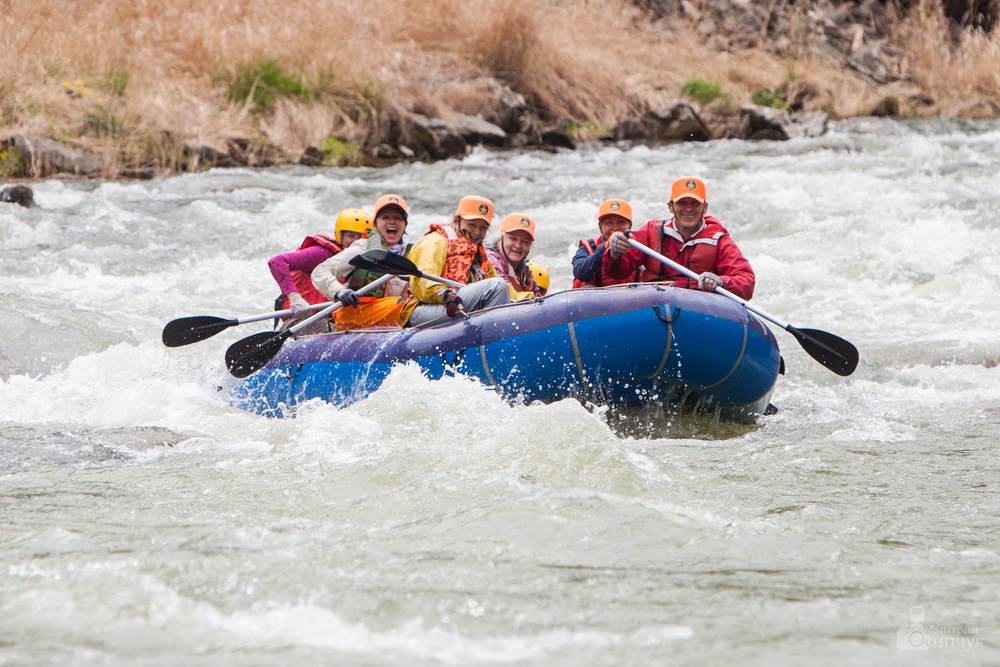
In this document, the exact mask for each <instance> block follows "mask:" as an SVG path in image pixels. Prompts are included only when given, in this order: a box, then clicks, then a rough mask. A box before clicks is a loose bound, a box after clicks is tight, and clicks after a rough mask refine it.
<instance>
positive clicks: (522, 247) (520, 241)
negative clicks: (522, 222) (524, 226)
mask: <svg viewBox="0 0 1000 667" xmlns="http://www.w3.org/2000/svg"><path fill="white" fill-rule="evenodd" d="M532 243H533V241H532V240H531V235H530V234H528V232H526V231H523V230H520V229H515V230H514V231H511V232H505V233H504V235H503V240H502V241H501V244H500V246H501V247H502V248H503V254H504V256H506V257H507V259H508V260H509V261H510V262H511V263H513V264H517V263H518V262H520V261H521V260H523V259H524V258H525V257H527V256H528V252H529V251H530V250H531V244H532Z"/></svg>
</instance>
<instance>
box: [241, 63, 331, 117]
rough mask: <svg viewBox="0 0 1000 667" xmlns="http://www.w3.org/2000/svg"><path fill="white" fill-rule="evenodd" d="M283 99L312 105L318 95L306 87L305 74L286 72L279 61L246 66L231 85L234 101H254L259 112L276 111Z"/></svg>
mask: <svg viewBox="0 0 1000 667" xmlns="http://www.w3.org/2000/svg"><path fill="white" fill-rule="evenodd" d="M282 97H291V98H295V99H298V100H301V101H302V102H311V101H312V100H313V99H314V97H315V94H314V92H313V91H312V90H310V88H309V87H308V86H306V84H305V81H304V77H303V76H302V74H300V73H288V72H285V71H284V70H283V69H282V68H281V65H279V64H278V62H277V61H276V60H271V59H267V60H262V61H261V62H259V63H257V64H256V65H245V66H243V67H242V68H241V69H240V70H239V72H238V73H237V74H236V77H235V80H233V81H231V82H230V83H229V99H230V100H232V101H233V102H236V103H237V104H243V103H244V102H246V100H247V99H252V101H253V106H254V108H256V109H257V110H259V111H267V110H269V109H272V108H273V107H274V104H275V102H276V101H277V100H278V99H279V98H282Z"/></svg>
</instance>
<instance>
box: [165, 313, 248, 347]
mask: <svg viewBox="0 0 1000 667" xmlns="http://www.w3.org/2000/svg"><path fill="white" fill-rule="evenodd" d="M237 324H239V322H238V321H237V320H224V319H222V318H221V317H212V316H211V315H201V316H197V317H181V318H178V319H176V320H171V321H170V322H167V326H165V327H163V344H164V345H166V346H167V347H180V346H182V345H190V344H191V343H197V342H198V341H200V340H205V339H206V338H211V337H212V336H214V335H215V334H217V333H219V332H220V331H225V330H226V329H228V328H229V327H232V326H236V325H237Z"/></svg>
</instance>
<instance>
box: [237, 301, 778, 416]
mask: <svg viewBox="0 0 1000 667" xmlns="http://www.w3.org/2000/svg"><path fill="white" fill-rule="evenodd" d="M405 362H415V363H416V364H418V365H419V366H420V368H421V369H422V371H423V373H424V374H425V375H426V376H427V377H429V378H431V379H438V378H441V377H443V376H445V375H451V374H456V373H460V374H462V375H466V376H468V377H471V378H476V379H478V380H479V381H481V382H482V383H483V384H485V385H487V386H490V387H495V388H496V389H497V390H498V391H500V392H501V393H502V394H503V395H504V396H505V397H507V398H508V399H510V400H512V401H515V402H531V401H542V402H545V403H549V402H553V401H558V400H561V399H564V398H577V399H579V400H581V401H587V402H591V403H594V404H597V405H624V406H642V405H645V404H648V403H651V402H660V403H663V404H670V405H677V404H679V403H680V402H684V403H689V402H691V401H697V402H698V404H699V405H708V406H712V407H714V408H717V409H718V410H719V412H720V414H721V416H722V417H723V418H725V419H731V420H736V421H753V420H754V419H755V418H756V417H757V415H759V414H762V413H763V412H764V410H765V409H766V408H767V405H768V400H769V398H770V395H771V392H772V390H773V389H774V384H775V381H776V380H777V377H778V374H779V372H780V369H781V357H780V354H779V351H778V344H777V341H776V340H775V338H774V334H773V333H772V332H771V330H770V329H768V328H767V327H766V326H765V325H764V324H763V323H762V322H761V321H760V320H759V319H757V318H756V317H755V316H754V315H753V314H751V313H749V312H747V310H746V309H744V308H743V307H742V306H741V305H739V304H738V303H736V302H734V301H732V300H730V299H727V298H724V297H722V296H719V295H716V294H708V293H704V292H698V291H694V290H686V289H680V288H676V287H670V286H662V285H650V284H642V285H640V284H636V285H620V286H615V287H606V288H600V289H579V290H570V291H565V292H558V293H554V294H551V295H549V296H547V297H544V298H541V299H536V300H533V301H526V302H519V303H512V304H508V305H505V306H498V307H495V308H490V309H487V310H482V311H479V312H476V313H473V314H471V315H469V316H468V317H466V318H460V319H455V320H451V319H448V320H439V321H437V322H432V323H428V324H425V325H422V326H419V327H413V328H410V329H365V330H358V331H349V332H338V333H331V334H320V335H314V336H303V337H300V338H297V339H291V340H289V341H287V342H286V343H285V345H284V346H283V347H282V349H281V351H280V352H279V353H278V354H277V355H276V356H275V357H274V358H273V359H271V360H270V361H269V362H268V363H267V365H266V366H265V367H264V368H262V369H261V370H259V371H257V372H256V373H254V374H253V375H250V376H249V377H247V378H246V379H244V380H242V381H238V382H236V383H234V384H233V385H232V386H231V389H230V397H231V400H232V402H233V404H234V405H237V406H239V407H241V408H243V409H245V410H248V411H251V412H255V413H259V414H263V415H268V416H276V417H280V416H283V415H285V414H287V413H289V411H292V410H294V408H295V407H296V406H298V405H299V404H301V403H303V402H304V401H307V400H310V399H315V398H319V399H322V400H324V401H328V402H330V403H334V404H336V405H338V406H345V405H349V404H350V403H353V402H355V401H357V400H360V399H362V398H364V397H365V396H367V395H368V394H370V393H372V392H374V391H375V390H377V389H378V388H379V386H381V384H382V382H383V381H384V380H385V378H386V376H387V375H388V374H389V372H390V371H391V370H392V368H393V367H394V366H396V365H397V364H401V363H405Z"/></svg>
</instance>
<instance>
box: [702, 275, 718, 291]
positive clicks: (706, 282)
mask: <svg viewBox="0 0 1000 667" xmlns="http://www.w3.org/2000/svg"><path fill="white" fill-rule="evenodd" d="M716 287H722V278H720V277H719V276H717V275H715V274H714V273H709V272H708V271H706V272H705V273H703V274H701V275H700V276H698V289H702V290H705V291H706V292H714V291H715V288H716Z"/></svg>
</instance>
